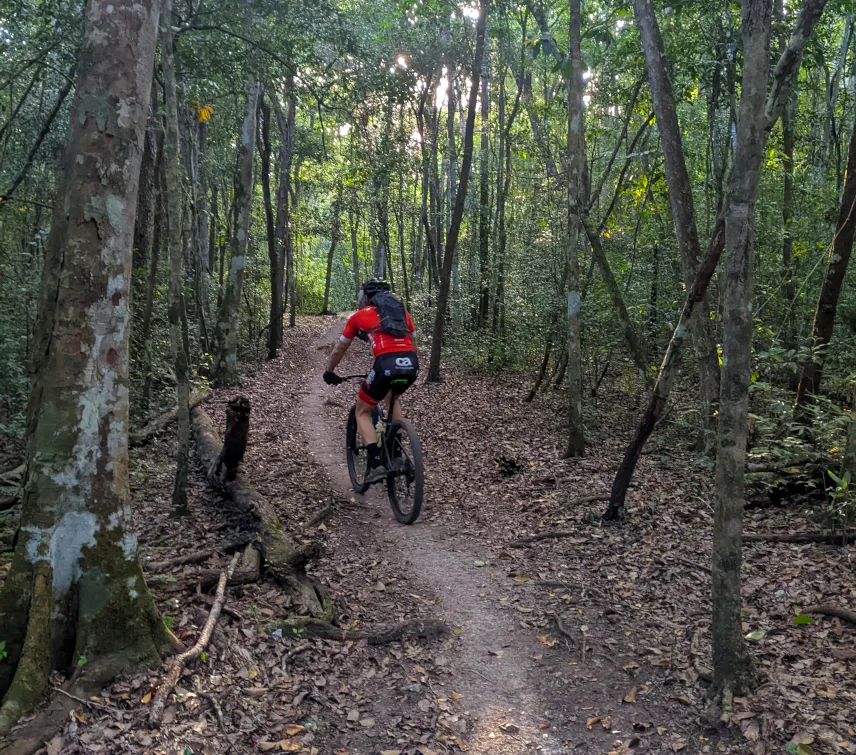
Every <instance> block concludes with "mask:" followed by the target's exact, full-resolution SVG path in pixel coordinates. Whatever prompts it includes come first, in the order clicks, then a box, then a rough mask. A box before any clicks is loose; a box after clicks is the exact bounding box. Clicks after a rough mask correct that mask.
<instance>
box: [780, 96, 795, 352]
mask: <svg viewBox="0 0 856 755" xmlns="http://www.w3.org/2000/svg"><path fill="white" fill-rule="evenodd" d="M796 115H797V97H796V92H794V94H793V96H792V97H791V101H790V103H789V104H788V106H787V107H785V108H784V109H783V111H782V169H783V173H784V177H783V189H782V273H783V275H782V287H781V291H782V300H783V302H782V303H783V304H784V318H785V319H784V324H783V326H782V343H784V345H785V348H786V349H796V327H795V326H796V323H795V319H794V313H793V311H792V309H793V307H794V305H795V302H794V298H795V287H794V274H795V265H794V237H793V229H792V227H791V222H792V220H793V198H794V130H795V129H794V126H795V122H796Z"/></svg>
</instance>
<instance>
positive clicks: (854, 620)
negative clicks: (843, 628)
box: [802, 605, 856, 624]
mask: <svg viewBox="0 0 856 755" xmlns="http://www.w3.org/2000/svg"><path fill="white" fill-rule="evenodd" d="M802 612H803V613H819V614H820V615H821V616H833V617H835V618H836V619H843V620H844V621H849V622H850V623H851V624H856V611H850V610H848V609H847V608H839V607H838V606H830V605H820V606H808V607H806V608H803V611H802Z"/></svg>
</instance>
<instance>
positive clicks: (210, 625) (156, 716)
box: [149, 553, 240, 729]
mask: <svg viewBox="0 0 856 755" xmlns="http://www.w3.org/2000/svg"><path fill="white" fill-rule="evenodd" d="M239 558H240V555H239V554H237V553H236V554H235V555H234V556H232V561H231V563H230V564H229V566H228V568H226V569H224V570H223V571H222V572H221V573H220V580H219V582H218V584H217V596H216V597H215V599H214V605H213V606H212V607H211V613H210V614H208V621H206V622H205V626H204V627H202V631H201V632H200V633H199V639H198V640H197V641H196V644H195V645H194V646H193V647H192V648H190V650H187V651H185V652H184V653H182V654H181V655H177V656H175V658H173V659H172V661H170V664H169V667H168V669H167V672H166V675H165V676H164V680H163V682H162V683H161V685H160V687H158V690H157V692H156V693H155V696H154V699H153V700H152V709H151V711H150V712H149V726H151V727H152V728H155V729H156V728H158V727H159V726H160V724H161V720H162V719H163V713H164V709H165V708H166V699H167V697H169V694H170V692H172V690H173V689H174V688H175V685H176V683H177V682H178V678H179V677H180V676H181V671H182V669H183V668H184V667H185V666H186V665H187V664H188V663H189V662H190V661H193V660H196V659H197V658H198V657H199V656H200V655H201V654H202V651H203V650H205V648H206V647H208V643H209V642H210V641H211V635H212V634H213V633H214V627H215V625H216V624H217V619H219V618H220V611H222V610H223V601H225V600H226V582H227V581H228V579H229V577H231V576H232V572H233V571H234V570H235V566H237V564H238V559H239Z"/></svg>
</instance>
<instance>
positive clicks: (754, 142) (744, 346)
mask: <svg viewBox="0 0 856 755" xmlns="http://www.w3.org/2000/svg"><path fill="white" fill-rule="evenodd" d="M771 5H772V3H771V2H770V0H744V3H743V14H742V15H743V82H742V87H741V90H742V94H741V96H740V110H739V115H738V120H737V149H736V151H735V154H734V167H733V168H732V170H731V176H730V178H729V181H728V197H727V205H728V206H727V209H726V215H725V254H726V263H725V278H726V286H725V321H724V325H723V342H722V351H723V359H722V393H721V396H720V401H719V433H718V439H717V441H718V443H717V445H718V452H717V463H716V510H715V513H714V522H713V571H712V586H713V623H712V626H711V629H712V634H713V677H714V678H713V683H714V691H715V692H716V693H718V695H719V696H720V703H721V705H722V707H723V708H724V710H725V712H726V713H727V712H728V708H729V707H730V705H731V700H732V697H733V696H734V695H742V694H744V693H745V692H746V691H748V688H749V686H750V684H751V681H752V667H751V663H750V659H749V653H748V651H747V649H746V643H745V640H744V639H743V635H744V631H743V625H742V620H741V614H742V605H743V604H742V600H741V597H740V569H741V565H742V552H741V548H742V535H743V497H744V486H743V476H744V473H745V470H746V432H747V422H748V417H747V414H748V411H749V377H750V374H751V356H752V330H753V317H752V308H751V303H752V270H753V264H752V256H753V248H752V247H753V233H754V218H755V200H756V198H757V195H758V183H759V180H760V176H761V164H762V160H763V157H764V152H765V149H766V141H767V140H766V135H765V133H764V107H765V97H766V88H767V76H768V74H769V71H770V54H769V42H770V25H771Z"/></svg>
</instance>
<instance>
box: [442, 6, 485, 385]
mask: <svg viewBox="0 0 856 755" xmlns="http://www.w3.org/2000/svg"><path fill="white" fill-rule="evenodd" d="M486 17H487V0H480V2H479V20H478V24H477V25H476V57H475V60H474V61H473V76H472V82H471V84H470V98H469V103H468V105H467V127H466V133H465V134H464V157H463V160H462V161H461V180H460V184H459V186H458V191H457V195H456V196H455V209H454V211H453V212H452V222H451V225H450V226H449V234H448V236H447V238H446V253H445V255H444V256H443V271H442V275H441V276H440V290H439V291H438V292H437V310H436V312H435V315H434V330H433V333H432V336H431V339H432V340H431V361H430V362H429V364H428V378H427V379H428V382H431V383H437V382H439V381H440V351H441V347H442V344H443V330H444V326H445V322H446V307H447V306H448V303H449V290H450V288H451V284H452V260H453V258H454V256H455V247H456V246H457V244H458V235H459V233H460V231H461V221H462V220H463V217H464V203H465V201H466V198H467V185H468V184H469V181H470V168H471V167H472V162H473V132H474V130H475V123H476V102H477V100H478V90H479V74H480V73H481V61H482V55H484V47H485V45H484V37H485V24H486Z"/></svg>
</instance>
